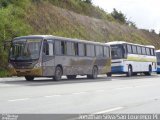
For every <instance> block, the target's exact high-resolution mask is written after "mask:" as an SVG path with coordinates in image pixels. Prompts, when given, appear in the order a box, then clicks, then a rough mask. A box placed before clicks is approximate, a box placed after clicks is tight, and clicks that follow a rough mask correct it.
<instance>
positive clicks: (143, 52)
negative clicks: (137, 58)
mask: <svg viewBox="0 0 160 120" xmlns="http://www.w3.org/2000/svg"><path fill="white" fill-rule="evenodd" d="M142 54H143V55H146V49H145V47H142Z"/></svg>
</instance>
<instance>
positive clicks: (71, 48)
mask: <svg viewBox="0 0 160 120" xmlns="http://www.w3.org/2000/svg"><path fill="white" fill-rule="evenodd" d="M67 55H74V56H75V50H74V43H73V42H67Z"/></svg>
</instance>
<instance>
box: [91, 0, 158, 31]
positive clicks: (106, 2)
mask: <svg viewBox="0 0 160 120" xmlns="http://www.w3.org/2000/svg"><path fill="white" fill-rule="evenodd" d="M92 2H93V4H94V5H96V6H99V7H100V8H103V9H104V10H105V11H106V12H108V13H111V12H112V11H113V8H116V10H118V11H121V12H122V13H123V14H124V15H125V16H126V17H127V19H128V20H130V21H133V22H134V23H135V24H136V26H137V27H138V28H140V29H149V30H151V29H154V30H155V31H156V32H157V33H159V32H160V0H92Z"/></svg>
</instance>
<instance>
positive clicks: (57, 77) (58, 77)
mask: <svg viewBox="0 0 160 120" xmlns="http://www.w3.org/2000/svg"><path fill="white" fill-rule="evenodd" d="M62 74H63V71H62V68H61V67H60V66H57V67H56V69H55V74H54V77H53V79H54V80H55V81H59V80H61V79H62Z"/></svg>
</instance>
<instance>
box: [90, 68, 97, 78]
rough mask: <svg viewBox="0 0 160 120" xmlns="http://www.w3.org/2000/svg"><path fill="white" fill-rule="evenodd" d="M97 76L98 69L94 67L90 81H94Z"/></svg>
mask: <svg viewBox="0 0 160 120" xmlns="http://www.w3.org/2000/svg"><path fill="white" fill-rule="evenodd" d="M97 76H98V68H97V67H96V66H94V67H93V69H92V74H91V79H96V78H97Z"/></svg>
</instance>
